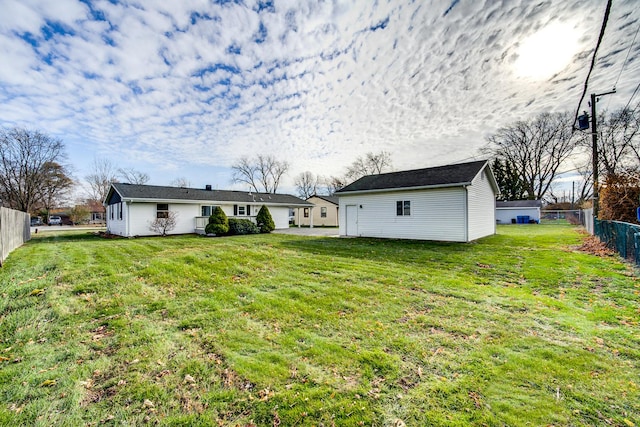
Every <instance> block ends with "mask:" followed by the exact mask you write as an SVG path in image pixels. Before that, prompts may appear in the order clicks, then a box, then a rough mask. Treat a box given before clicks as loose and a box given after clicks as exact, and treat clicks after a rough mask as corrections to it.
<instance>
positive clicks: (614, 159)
mask: <svg viewBox="0 0 640 427" xmlns="http://www.w3.org/2000/svg"><path fill="white" fill-rule="evenodd" d="M639 130H640V104H638V105H636V106H635V108H629V107H627V108H624V109H619V110H615V111H612V112H607V111H603V112H601V113H600V114H599V116H598V146H597V152H598V159H599V161H598V167H599V171H600V175H601V176H602V177H603V179H602V188H603V191H602V194H601V198H602V200H601V205H602V207H603V209H602V211H603V215H605V216H618V217H620V216H621V214H620V211H621V210H623V209H624V210H626V211H629V206H631V205H637V204H638V196H639V195H640V190H639V189H640V132H639ZM486 142H487V144H486V145H485V146H484V147H483V148H482V149H481V150H480V153H478V154H479V155H480V156H482V157H485V158H489V159H490V160H491V166H492V169H493V171H494V175H495V177H496V181H497V183H498V186H499V189H500V197H501V198H502V199H503V200H523V199H536V200H541V199H546V200H547V201H553V200H557V195H556V194H554V191H555V189H554V186H553V184H554V182H556V180H557V178H558V176H559V175H560V174H562V173H565V172H570V171H568V170H567V165H568V164H569V160H573V163H574V166H575V169H574V170H573V171H574V172H577V173H578V174H579V176H580V180H579V181H578V184H579V185H578V189H577V197H576V202H577V203H578V204H579V203H582V202H585V201H588V200H589V199H590V197H591V196H592V193H593V182H592V176H593V167H592V147H591V145H592V142H591V134H590V132H581V131H577V130H576V129H575V128H574V123H573V119H572V117H571V116H570V115H569V114H568V113H542V114H539V115H538V116H535V117H533V118H531V119H529V120H520V121H516V122H514V123H511V124H509V125H507V126H504V127H501V128H499V129H498V130H497V131H496V132H495V133H493V134H492V135H489V136H488V137H487V138H486ZM231 170H232V179H231V181H232V182H233V183H238V184H245V185H247V186H248V188H249V190H250V191H255V192H263V193H275V192H277V191H278V189H279V188H280V186H281V184H282V182H283V179H284V177H285V175H286V174H287V173H288V172H289V171H290V164H289V163H288V162H286V161H284V160H278V159H276V158H275V157H274V156H272V155H262V154H261V155H257V156H256V157H254V158H249V157H241V158H240V159H238V160H237V161H236V162H235V163H234V164H233V165H232V166H231ZM392 170H393V162H392V158H391V154H390V153H389V152H386V151H380V152H377V153H374V152H369V153H366V154H365V155H363V156H360V157H357V158H356V159H355V160H354V161H353V162H352V163H351V164H349V165H347V166H346V167H345V169H344V173H342V174H341V175H330V176H323V175H320V174H316V173H314V172H312V171H308V170H307V171H304V172H301V173H299V174H298V175H297V176H295V177H294V185H295V188H296V192H297V195H298V196H300V197H301V198H305V199H306V198H308V197H310V196H313V195H332V194H333V193H335V192H336V191H337V190H339V189H340V188H342V187H344V186H345V185H347V184H349V183H350V182H353V181H355V180H357V179H359V178H360V177H362V176H365V175H371V174H379V173H383V172H389V171H392ZM84 181H85V183H86V186H87V187H86V193H87V199H88V200H93V201H95V202H98V203H102V202H103V201H104V199H105V198H106V196H107V192H108V191H109V188H110V186H111V183H113V182H118V181H122V182H129V183H132V184H145V183H147V182H148V181H149V175H148V174H146V173H144V172H140V171H136V170H134V169H123V168H117V167H116V166H115V165H114V164H113V163H112V162H110V161H109V160H106V159H96V160H94V163H93V165H92V168H91V173H89V174H88V175H87V176H85V177H84ZM76 184H77V181H76V180H75V179H74V178H73V176H72V173H71V168H70V166H69V165H68V164H67V163H66V154H65V152H64V144H63V143H62V141H61V140H59V139H57V138H53V137H51V136H49V135H47V134H45V133H42V132H40V131H37V130H28V129H23V128H11V129H0V200H1V202H2V204H3V205H4V206H8V207H12V208H14V209H18V210H22V211H25V212H35V211H38V210H43V211H45V212H48V211H49V210H50V209H51V208H52V207H54V206H56V205H59V204H60V203H61V201H63V200H65V198H68V196H69V195H70V193H71V190H72V188H73V187H74V186H75V185H76ZM171 185H174V186H179V187H189V186H190V183H189V181H188V180H187V179H186V178H177V179H175V180H174V181H173V182H172V183H171ZM607 198H609V199H610V202H611V203H613V201H615V202H616V204H617V205H620V204H621V203H622V202H624V203H622V204H623V205H624V206H625V207H624V208H614V207H611V206H612V205H611V203H610V204H609V205H607V200H606V199H607ZM634 198H635V200H634ZM628 215H632V214H631V213H629V214H628ZM625 218H626V217H625Z"/></svg>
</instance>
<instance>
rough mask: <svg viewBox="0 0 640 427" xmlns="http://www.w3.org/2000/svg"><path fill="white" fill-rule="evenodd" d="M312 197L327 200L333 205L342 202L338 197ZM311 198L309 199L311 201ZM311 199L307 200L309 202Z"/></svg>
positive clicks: (316, 195)
mask: <svg viewBox="0 0 640 427" xmlns="http://www.w3.org/2000/svg"><path fill="white" fill-rule="evenodd" d="M311 197H317V198H318V199H322V200H326V201H327V202H329V203H333V204H334V205H338V204H340V201H339V200H338V196H321V195H318V194H315V195H313V196H311ZM311 197H309V199H310V198H311ZM309 199H307V200H309Z"/></svg>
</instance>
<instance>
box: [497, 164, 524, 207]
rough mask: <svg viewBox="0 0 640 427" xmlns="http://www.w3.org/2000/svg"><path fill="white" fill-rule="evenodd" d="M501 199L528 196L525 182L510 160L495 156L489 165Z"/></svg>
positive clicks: (516, 198) (519, 198) (521, 198)
mask: <svg viewBox="0 0 640 427" xmlns="http://www.w3.org/2000/svg"><path fill="white" fill-rule="evenodd" d="M491 169H493V175H494V176H495V177H496V182H497V183H498V188H499V189H500V198H501V199H502V200H524V199H527V198H528V193H527V191H526V187H527V186H526V184H525V182H524V181H523V179H522V178H521V177H520V175H519V174H518V172H517V171H516V169H515V168H514V167H513V165H512V164H511V162H510V161H508V160H504V161H502V160H500V159H498V158H496V159H495V160H494V161H493V164H492V165H491Z"/></svg>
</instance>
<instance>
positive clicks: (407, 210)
mask: <svg viewBox="0 0 640 427" xmlns="http://www.w3.org/2000/svg"><path fill="white" fill-rule="evenodd" d="M396 216H411V200H398V201H397V202H396Z"/></svg>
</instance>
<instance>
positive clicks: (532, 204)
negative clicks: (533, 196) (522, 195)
mask: <svg viewBox="0 0 640 427" xmlns="http://www.w3.org/2000/svg"><path fill="white" fill-rule="evenodd" d="M540 207H542V201H541V200H511V201H508V202H496V208H540Z"/></svg>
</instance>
